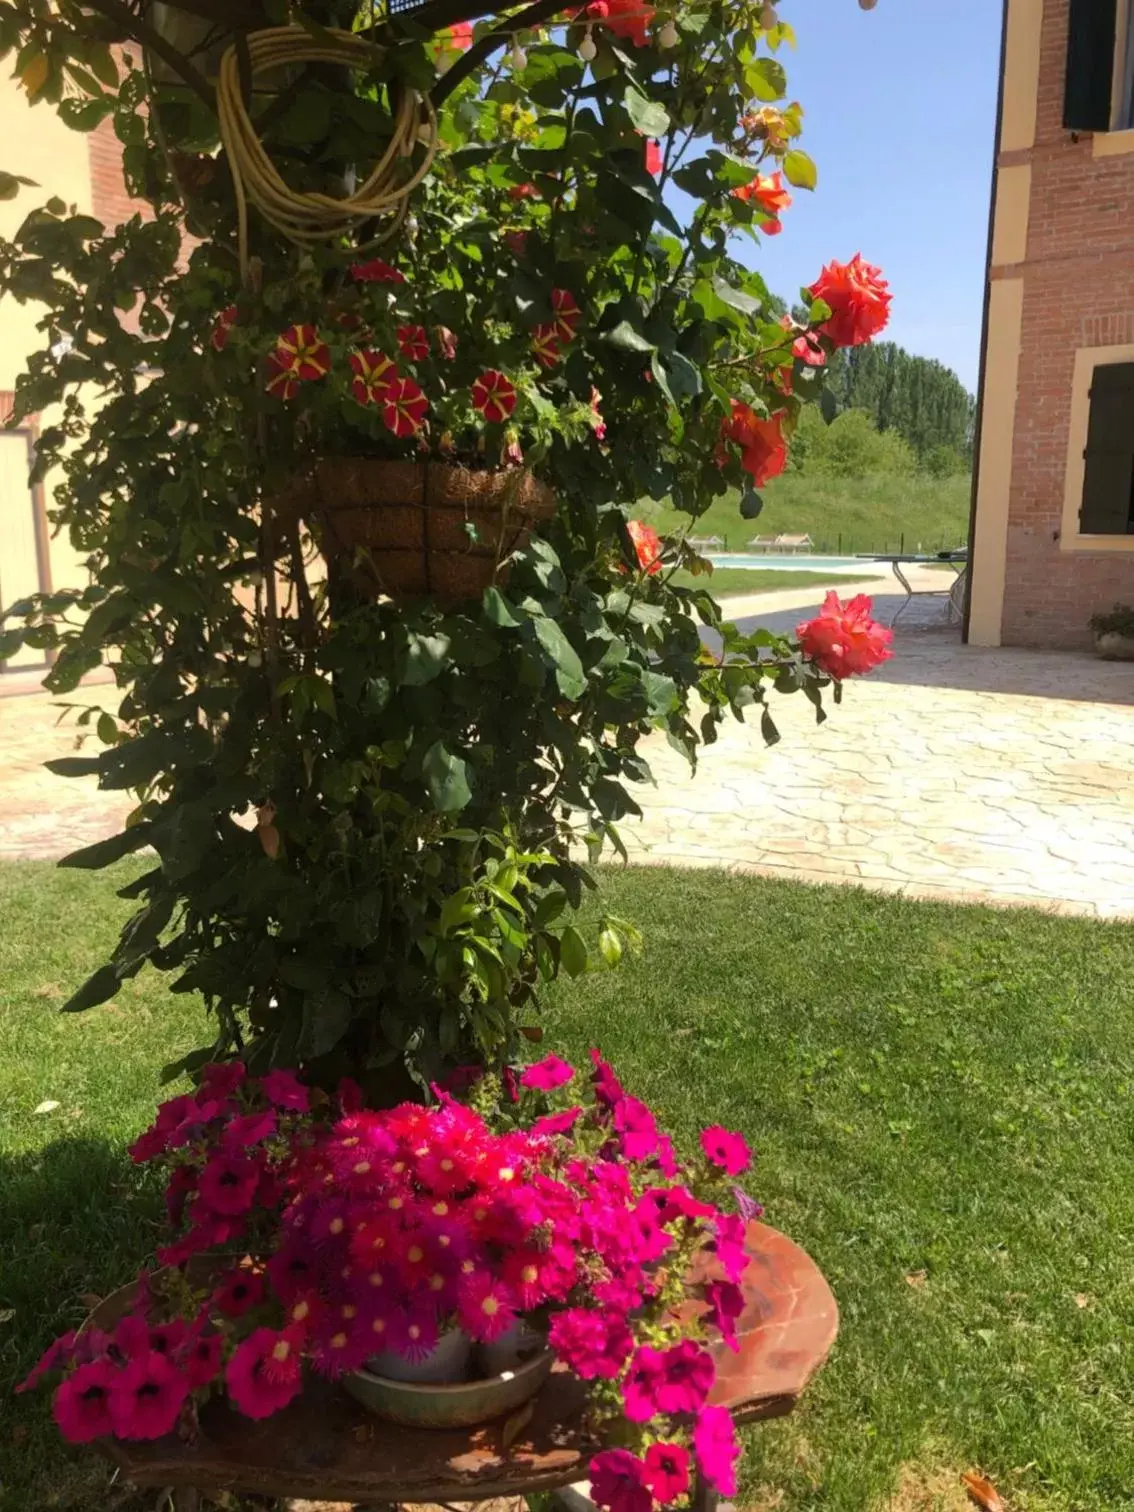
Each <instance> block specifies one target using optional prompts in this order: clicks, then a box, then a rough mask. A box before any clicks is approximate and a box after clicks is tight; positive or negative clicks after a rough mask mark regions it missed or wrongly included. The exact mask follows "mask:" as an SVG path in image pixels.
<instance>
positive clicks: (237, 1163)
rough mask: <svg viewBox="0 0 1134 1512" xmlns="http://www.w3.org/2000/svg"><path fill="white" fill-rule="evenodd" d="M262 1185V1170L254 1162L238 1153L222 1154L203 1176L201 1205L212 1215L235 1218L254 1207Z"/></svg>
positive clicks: (222, 1152)
mask: <svg viewBox="0 0 1134 1512" xmlns="http://www.w3.org/2000/svg"><path fill="white" fill-rule="evenodd" d="M259 1185H260V1167H259V1166H258V1165H257V1163H256V1162H255V1161H254V1160H252V1159H250V1158H249V1157H248V1156H247V1155H241V1154H238V1153H237V1152H236V1151H235V1150H222V1151H220V1152H219V1153H218V1154H216V1155H214V1156H212V1158H211V1159H210V1160H209V1163H208V1164H207V1165H206V1166H205V1169H204V1170H203V1171H202V1172H201V1179H200V1181H199V1183H198V1185H197V1202H198V1203H203V1204H204V1206H205V1207H207V1208H208V1209H209V1210H210V1212H213V1213H224V1214H226V1215H227V1216H229V1217H233V1218H235V1217H237V1216H239V1214H241V1213H246V1212H247V1211H248V1209H249V1208H250V1207H251V1206H252V1204H253V1202H254V1201H255V1200H256V1188H257V1187H258V1186H259ZM194 1212H196V1208H194Z"/></svg>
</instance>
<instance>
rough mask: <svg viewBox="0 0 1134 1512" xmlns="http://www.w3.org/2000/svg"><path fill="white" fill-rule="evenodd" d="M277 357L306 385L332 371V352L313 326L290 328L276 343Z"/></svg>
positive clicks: (294, 326)
mask: <svg viewBox="0 0 1134 1512" xmlns="http://www.w3.org/2000/svg"><path fill="white" fill-rule="evenodd" d="M275 355H276V357H278V358H279V359H280V362H281V364H282V365H288V366H290V367H291V371H292V373H293V374H294V376H295V377H296V378H298V379H300V380H301V381H302V382H304V383H310V382H312V381H313V380H315V379H317V378H325V377H326V376H327V374H328V373H329V372H330V371H331V351H330V348H329V347H328V346H327V343H326V342H325V341H324V340H323V339H322V337H321V336H320V335H319V332H318V331H317V330H316V329H315V327H314V326H313V325H293V326H288V328H287V330H286V331H284V333H283V335H282V336H280V337H279V339H278V340H277V342H276V351H275Z"/></svg>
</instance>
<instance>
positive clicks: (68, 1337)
mask: <svg viewBox="0 0 1134 1512" xmlns="http://www.w3.org/2000/svg"><path fill="white" fill-rule="evenodd" d="M77 1337H78V1335H77V1334H76V1333H75V1330H74V1329H71V1330H70V1331H69V1332H68V1333H65V1334H61V1335H60V1337H59V1338H58V1339H56V1340H55V1342H54V1343H53V1344H49V1345H48V1346H47V1348H46V1349H45V1350H44V1352H43V1354H41V1355H40V1357H39V1359H38V1360H37V1361H36V1363H35V1364H34V1365H33V1366H32V1368H31V1370H30V1371H29V1372H28V1373H27V1375H26V1376H25V1377H24V1379H23V1380H22V1381H21V1382H20V1384H19V1385H18V1386H17V1387H16V1394H17V1395H19V1393H20V1392H23V1391H34V1389H35V1388H36V1387H37V1386H38V1385H39V1383H40V1381H42V1380H43V1378H44V1376H45V1375H50V1374H51V1372H52V1371H53V1370H62V1369H63V1366H64V1365H65V1364H66V1362H67V1361H68V1360H69V1359H70V1357H71V1350H72V1348H73V1346H74V1343H75V1340H76V1338H77Z"/></svg>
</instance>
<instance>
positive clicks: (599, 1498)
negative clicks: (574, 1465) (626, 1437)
mask: <svg viewBox="0 0 1134 1512" xmlns="http://www.w3.org/2000/svg"><path fill="white" fill-rule="evenodd" d="M591 1500H592V1501H593V1502H594V1504H595V1506H596V1507H604V1508H606V1509H607V1512H651V1507H652V1506H653V1499H652V1497H651V1494H650V1488H649V1486H648V1484H647V1480H646V1466H645V1465H644V1464H643V1463H642V1461H641V1460H640V1459H639V1458H638V1456H637V1455H636V1454H631V1453H630V1451H629V1449H604V1450H603V1451H602V1453H601V1454H596V1455H595V1457H594V1458H593V1459H592V1460H591Z"/></svg>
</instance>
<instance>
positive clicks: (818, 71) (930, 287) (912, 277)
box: [740, 0, 1001, 390]
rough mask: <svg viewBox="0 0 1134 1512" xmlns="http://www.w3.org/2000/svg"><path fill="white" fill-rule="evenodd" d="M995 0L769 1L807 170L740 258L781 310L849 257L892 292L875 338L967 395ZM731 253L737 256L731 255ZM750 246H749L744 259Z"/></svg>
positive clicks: (976, 327) (979, 290)
mask: <svg viewBox="0 0 1134 1512" xmlns="http://www.w3.org/2000/svg"><path fill="white" fill-rule="evenodd" d="M1000 11H1001V8H1000V5H999V3H998V0H948V3H946V4H935V3H932V0H878V5H877V7H876V9H875V10H873V11H862V10H860V9H859V7H858V4H857V0H781V14H782V15H783V17H784V19H785V20H787V21H790V22H791V24H792V26H793V27H794V28H795V32H796V36H797V38H798V44H799V45H798V50H797V51H796V52H794V53H793V52H792V51H791V49H790V48H784V49H783V50H782V51H781V54H780V56H781V59H782V61H783V63H784V65H785V67H786V68H787V70H788V87H789V98H791V99H799V100H800V101H801V102H802V104H803V106H804V109H805V111H806V116H805V130H804V136H803V139H802V141H801V143H800V145H801V146H802V147H804V148H805V149H806V150H807V151H808V152H809V153H810V154H811V156H812V157H813V158H814V159H815V161H816V163H817V164H818V167H819V187H818V189H817V190H816V191H815V192H814V194H809V193H808V192H807V191H805V190H799V191H796V192H795V203H794V204H793V205H792V207H791V209H790V210H788V211H787V212H786V214H785V216H784V230H783V234H782V235H781V236H779V237H774V238H768V239H766V240H765V241H764V242H763V244H762V245H761V246H760V247H758V248H757V247H752V250H751V253H749V252H745V251H741V252H740V256H741V257H742V258H743V260H744V261H746V262H748V261H750V262H751V263H752V265H753V266H754V267H758V268H759V270H760V272H761V273H762V274H763V275H764V277H765V279H766V280H767V282H768V285H769V287H770V288H772V289H774V290H775V291H776V292H777V293H779V294H781V295H783V296H784V297H785V298H786V299H789V300H791V299H793V298H794V297H795V291H796V290H797V289H798V287H799V286H800V284H804V283H810V282H811V280H812V279H813V278H814V276H815V275H816V273H818V271H819V268H820V267H821V266H822V264H823V263H825V262H827V261H829V260H830V259H831V258H832V257H837V258H838V259H839V261H840V262H845V261H847V259H848V258H850V257H851V256H853V254H854V253H855V252H859V251H861V252H862V254H863V256H864V257H865V258H866V259H867V261H868V262H873V263H877V264H879V265H880V266H881V268H882V270H883V272H884V273H885V274H886V276H887V277H888V278H889V280H890V290H891V293H892V294H893V295H894V303H893V305H892V307H891V320H890V325H889V328H888V330H887V332H886V336H887V337H890V338H892V339H893V340H895V341H897V342H900V343H901V345H902V346H904V347H906V348H907V349H908V350H909V351H911V352H916V353H919V354H920V355H922V356H925V357H936V358H937V359H938V360H939V361H941V362H944V363H945V364H946V365H947V366H949V367H951V368H953V369H954V370H955V371H956V372H957V373H958V375H959V376H960V378H961V379H962V381H963V382H964V383H965V385H966V386H967V387H968V388H969V389H970V390H974V389H975V387H976V376H977V363H978V360H979V352H980V323H981V305H982V300H983V293H984V258H985V240H986V236H987V228H988V195H989V176H990V173H991V170H992V147H993V130H994V125H995V115H996V87H997V73H998V68H999V61H1000ZM741 245H743V244H741ZM749 245H751V244H749Z"/></svg>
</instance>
